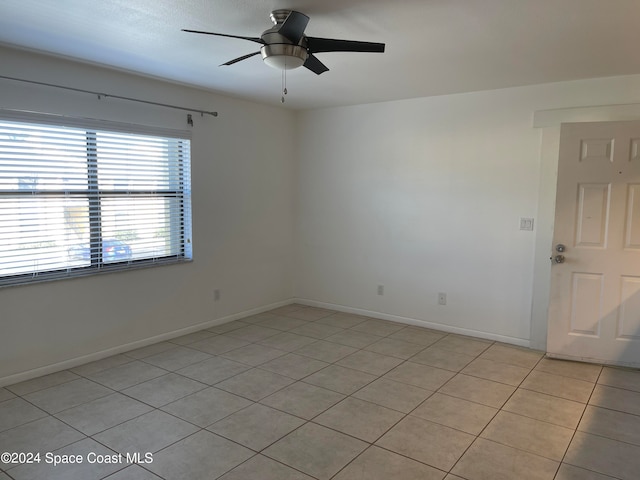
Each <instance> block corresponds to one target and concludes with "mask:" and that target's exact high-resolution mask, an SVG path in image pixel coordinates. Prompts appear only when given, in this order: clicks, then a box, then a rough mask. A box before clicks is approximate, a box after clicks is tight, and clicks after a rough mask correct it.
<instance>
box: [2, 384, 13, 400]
mask: <svg viewBox="0 0 640 480" xmlns="http://www.w3.org/2000/svg"><path fill="white" fill-rule="evenodd" d="M12 398H16V395H15V394H13V393H11V392H10V391H9V390H7V389H6V388H2V387H0V402H4V401H5V400H9V399H12Z"/></svg>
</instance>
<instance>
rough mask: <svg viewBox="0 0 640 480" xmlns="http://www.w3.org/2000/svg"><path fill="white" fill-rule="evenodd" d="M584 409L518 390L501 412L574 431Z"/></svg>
mask: <svg viewBox="0 0 640 480" xmlns="http://www.w3.org/2000/svg"><path fill="white" fill-rule="evenodd" d="M584 407H585V405H584V404H583V403H579V402H574V401H572V400H566V399H564V398H560V397H554V396H552V395H546V394H544V393H538V392H534V391H532V390H524V389H522V388H520V389H518V390H516V391H515V393H514V394H513V395H512V396H511V398H510V399H509V401H508V402H507V403H506V404H505V406H504V407H503V410H506V411H508V412H512V413H517V414H519V415H523V416H525V417H530V418H535V419H536V420H543V421H545V422H549V423H553V424H555V425H560V426H561V427H567V428H573V429H575V428H576V427H577V426H578V423H579V422H580V417H581V416H582V413H583V412H584Z"/></svg>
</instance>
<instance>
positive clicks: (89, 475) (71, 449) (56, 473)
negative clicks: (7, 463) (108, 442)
mask: <svg viewBox="0 0 640 480" xmlns="http://www.w3.org/2000/svg"><path fill="white" fill-rule="evenodd" d="M50 453H51V454H52V455H60V456H63V455H66V456H76V455H80V456H81V458H82V459H83V461H82V462H78V463H60V464H58V465H55V466H54V465H52V464H51V463H47V461H46V460H45V458H46V457H45V456H44V455H43V456H42V461H41V462H40V463H31V464H24V465H20V466H18V467H16V468H14V469H12V470H11V476H12V477H13V478H15V479H17V480H23V479H36V480H37V479H42V480H99V479H101V478H104V477H105V476H107V475H109V474H110V473H114V472H116V471H117V470H120V469H121V468H122V467H124V466H126V463H122V464H120V463H104V462H100V463H98V462H96V463H89V462H88V461H87V460H86V459H87V455H89V453H92V454H95V455H104V456H111V455H113V451H111V450H109V449H108V448H107V447H105V446H104V445H100V444H99V443H98V442H96V441H95V440H93V439H91V438H85V439H84V440H80V441H79V442H76V443H73V444H71V445H67V446H66V447H64V448H61V449H59V450H55V451H54V452H50Z"/></svg>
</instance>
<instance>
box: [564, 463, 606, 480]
mask: <svg viewBox="0 0 640 480" xmlns="http://www.w3.org/2000/svg"><path fill="white" fill-rule="evenodd" d="M555 480H615V479H614V478H613V477H609V476H607V475H601V474H600V473H596V472H592V471H590V470H585V469H584V468H580V467H574V466H573V465H569V464H567V463H563V464H562V465H560V469H559V470H558V473H557V474H556V478H555Z"/></svg>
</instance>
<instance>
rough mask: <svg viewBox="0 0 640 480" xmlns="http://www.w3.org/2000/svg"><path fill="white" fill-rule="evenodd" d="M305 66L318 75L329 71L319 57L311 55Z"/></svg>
mask: <svg viewBox="0 0 640 480" xmlns="http://www.w3.org/2000/svg"><path fill="white" fill-rule="evenodd" d="M304 66H305V67H307V68H308V69H309V70H311V71H312V72H313V73H315V74H316V75H320V74H321V73H324V72H327V71H329V69H328V68H327V66H326V65H325V64H324V63H322V62H321V61H320V60H318V58H317V57H314V56H313V55H309V56H308V57H307V60H306V61H305V62H304Z"/></svg>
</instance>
